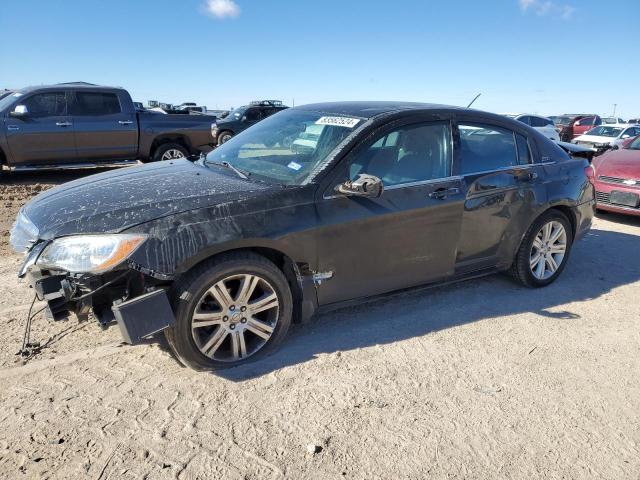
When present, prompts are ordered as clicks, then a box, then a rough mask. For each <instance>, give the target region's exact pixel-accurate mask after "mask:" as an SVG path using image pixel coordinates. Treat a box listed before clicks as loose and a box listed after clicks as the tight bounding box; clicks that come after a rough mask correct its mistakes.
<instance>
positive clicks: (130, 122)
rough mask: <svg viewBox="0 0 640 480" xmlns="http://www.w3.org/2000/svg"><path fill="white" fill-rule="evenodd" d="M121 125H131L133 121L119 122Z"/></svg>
mask: <svg viewBox="0 0 640 480" xmlns="http://www.w3.org/2000/svg"><path fill="white" fill-rule="evenodd" d="M118 123H119V124H120V125H131V124H132V123H133V122H132V121H131V120H118Z"/></svg>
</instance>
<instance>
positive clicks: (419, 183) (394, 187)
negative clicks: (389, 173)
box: [322, 175, 464, 200]
mask: <svg viewBox="0 0 640 480" xmlns="http://www.w3.org/2000/svg"><path fill="white" fill-rule="evenodd" d="M463 179H464V177H462V176H460V175H454V176H451V177H441V178H433V179H431V180H420V181H417V182H407V183H400V184H398V185H391V186H390V187H384V190H383V192H382V194H383V195H384V192H386V191H389V190H397V189H399V188H411V187H419V186H423V185H430V184H437V183H445V182H455V181H456V180H457V181H461V180H463ZM348 197H349V195H344V194H336V195H329V196H323V197H322V199H323V200H332V199H334V198H348Z"/></svg>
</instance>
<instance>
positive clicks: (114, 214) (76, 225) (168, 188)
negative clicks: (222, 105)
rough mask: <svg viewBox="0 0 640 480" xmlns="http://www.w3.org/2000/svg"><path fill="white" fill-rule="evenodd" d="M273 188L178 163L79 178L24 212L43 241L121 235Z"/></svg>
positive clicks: (39, 198)
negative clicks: (149, 223)
mask: <svg viewBox="0 0 640 480" xmlns="http://www.w3.org/2000/svg"><path fill="white" fill-rule="evenodd" d="M272 188H276V187H269V186H268V185H264V184H260V183H255V182H252V181H248V180H243V179H241V178H236V177H234V176H231V175H227V174H226V173H222V172H220V171H218V170H217V168H216V169H213V168H212V169H210V168H207V167H203V166H200V165H196V164H193V163H191V162H189V161H188V160H179V161H173V162H160V163H155V164H150V165H144V166H141V167H132V168H127V169H122V170H116V171H111V172H106V173H101V174H98V175H92V176H90V177H86V178H82V179H79V180H75V181H73V182H69V183H66V184H63V185H60V186H58V187H56V188H53V189H51V190H48V191H47V192H44V193H42V194H40V195H38V196H36V197H35V198H34V199H33V200H31V201H30V202H29V203H28V204H27V205H25V207H24V210H23V211H24V213H25V214H26V216H27V217H28V218H29V219H30V220H31V221H32V222H33V223H34V224H35V225H36V227H38V229H39V231H40V235H39V237H40V238H42V239H51V238H54V237H58V236H61V235H71V234H77V233H103V232H118V231H122V230H124V229H127V228H129V227H132V226H134V225H139V224H141V223H145V222H148V221H150V220H154V219H157V218H161V217H165V216H169V215H174V214H177V213H180V212H186V211H189V210H194V209H198V208H203V207H208V206H212V205H216V204H219V203H226V202H232V201H236V200H239V199H241V198H243V197H247V196H249V195H247V194H248V193H249V192H261V191H264V190H269V189H272ZM253 195H255V193H254V194H253ZM253 195H251V196H253Z"/></svg>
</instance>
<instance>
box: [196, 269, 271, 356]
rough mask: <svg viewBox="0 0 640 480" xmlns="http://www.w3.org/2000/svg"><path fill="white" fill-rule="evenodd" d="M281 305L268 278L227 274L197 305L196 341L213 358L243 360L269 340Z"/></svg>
mask: <svg viewBox="0 0 640 480" xmlns="http://www.w3.org/2000/svg"><path fill="white" fill-rule="evenodd" d="M279 308H280V303H279V300H278V296H277V294H276V291H275V289H274V288H273V286H272V285H271V284H270V283H269V282H268V281H267V280H265V279H264V278H262V277H260V276H258V275H252V274H241V275H233V276H229V277H226V278H224V279H222V280H220V281H218V282H216V283H215V284H213V285H212V286H211V287H210V288H209V289H208V290H207V291H206V292H205V293H204V295H203V296H202V297H201V299H200V301H199V302H198V303H197V304H196V308H195V310H194V312H193V315H192V319H191V332H192V336H193V340H194V341H195V343H196V346H197V347H198V349H199V350H200V352H201V353H202V354H203V355H205V356H207V357H209V358H211V359H213V360H217V361H222V362H235V361H239V360H243V359H245V358H248V357H250V356H251V355H253V354H255V353H256V352H257V351H258V350H260V349H261V348H262V347H263V346H264V345H265V344H266V343H267V342H268V341H269V339H270V338H271V335H272V334H273V332H274V330H275V328H276V325H277V322H278V314H279Z"/></svg>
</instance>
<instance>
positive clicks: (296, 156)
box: [205, 109, 363, 185]
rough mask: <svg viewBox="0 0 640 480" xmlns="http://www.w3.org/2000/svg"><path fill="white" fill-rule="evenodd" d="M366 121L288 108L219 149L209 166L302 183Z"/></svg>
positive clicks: (208, 160)
mask: <svg viewBox="0 0 640 480" xmlns="http://www.w3.org/2000/svg"><path fill="white" fill-rule="evenodd" d="M362 123H363V119H362V118H353V117H345V116H341V115H327V114H323V113H319V112H310V111H304V110H294V109H290V110H284V111H282V112H280V113H277V114H275V115H273V116H271V117H269V118H267V119H265V120H263V121H261V122H259V123H257V124H256V125H254V126H253V127H251V128H248V129H247V130H245V131H244V132H242V133H240V134H239V135H237V136H235V137H233V138H232V139H231V140H229V141H228V142H226V143H224V144H223V145H221V146H219V147H218V148H216V149H215V150H214V151H212V152H211V153H209V155H207V158H206V160H205V165H207V164H208V165H214V164H225V163H226V164H230V165H232V166H234V167H236V168H237V169H238V170H241V171H242V172H245V173H246V174H247V175H249V176H250V177H252V178H256V179H258V180H263V181H267V182H269V183H279V184H285V185H300V184H302V183H304V182H305V180H307V179H308V178H309V177H310V175H311V174H312V173H313V172H314V171H316V170H317V168H318V167H319V166H320V165H322V164H323V162H324V161H325V160H326V159H327V157H328V156H329V154H330V153H331V152H332V151H333V150H334V149H335V148H336V147H337V146H338V145H339V144H340V143H341V142H342V141H344V140H345V139H346V138H347V136H348V135H349V134H350V133H351V132H352V131H354V129H355V128H356V127H357V126H359V125H361V124H362Z"/></svg>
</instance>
